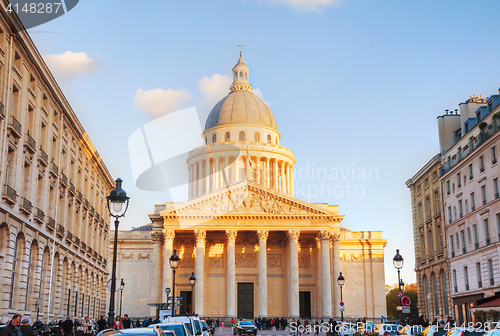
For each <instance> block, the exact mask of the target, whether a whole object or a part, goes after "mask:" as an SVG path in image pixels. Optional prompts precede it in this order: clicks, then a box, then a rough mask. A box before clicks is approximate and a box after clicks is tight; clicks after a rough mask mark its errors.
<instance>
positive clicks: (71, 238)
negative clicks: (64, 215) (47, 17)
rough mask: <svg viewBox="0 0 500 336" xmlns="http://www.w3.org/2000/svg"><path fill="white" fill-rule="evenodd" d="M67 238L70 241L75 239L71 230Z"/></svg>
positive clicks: (67, 233)
mask: <svg viewBox="0 0 500 336" xmlns="http://www.w3.org/2000/svg"><path fill="white" fill-rule="evenodd" d="M66 239H68V240H69V241H71V242H72V241H73V234H72V233H71V232H69V231H68V232H66Z"/></svg>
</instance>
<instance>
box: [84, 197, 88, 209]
mask: <svg viewBox="0 0 500 336" xmlns="http://www.w3.org/2000/svg"><path fill="white" fill-rule="evenodd" d="M83 207H84V208H85V210H88V209H89V201H88V200H87V199H84V200H83Z"/></svg>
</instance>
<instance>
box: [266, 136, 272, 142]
mask: <svg viewBox="0 0 500 336" xmlns="http://www.w3.org/2000/svg"><path fill="white" fill-rule="evenodd" d="M267 143H271V135H270V134H268V135H267Z"/></svg>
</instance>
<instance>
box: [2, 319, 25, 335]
mask: <svg viewBox="0 0 500 336" xmlns="http://www.w3.org/2000/svg"><path fill="white" fill-rule="evenodd" d="M20 324H21V315H20V314H14V316H12V320H10V322H9V323H8V324H7V326H6V327H5V328H3V329H2V336H23V334H22V332H21V329H20V327H19V325H20Z"/></svg>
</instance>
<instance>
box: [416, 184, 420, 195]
mask: <svg viewBox="0 0 500 336" xmlns="http://www.w3.org/2000/svg"><path fill="white" fill-rule="evenodd" d="M420 191H421V190H420V184H419V185H418V186H417V194H420Z"/></svg>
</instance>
